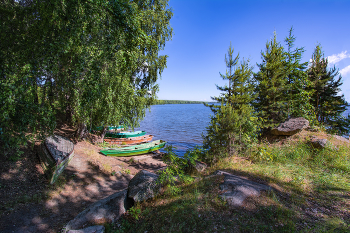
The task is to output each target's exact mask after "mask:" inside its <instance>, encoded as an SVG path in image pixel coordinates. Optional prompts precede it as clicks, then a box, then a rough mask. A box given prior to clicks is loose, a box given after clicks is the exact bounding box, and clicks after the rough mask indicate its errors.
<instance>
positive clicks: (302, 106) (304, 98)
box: [284, 27, 314, 122]
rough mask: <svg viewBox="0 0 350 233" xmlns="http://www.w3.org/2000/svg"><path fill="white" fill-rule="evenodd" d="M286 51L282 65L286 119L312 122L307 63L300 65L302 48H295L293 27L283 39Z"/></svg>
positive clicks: (312, 110) (310, 91)
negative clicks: (283, 70)
mask: <svg viewBox="0 0 350 233" xmlns="http://www.w3.org/2000/svg"><path fill="white" fill-rule="evenodd" d="M285 42H286V44H287V51H285V56H286V62H285V65H284V69H285V75H286V79H287V83H286V93H285V100H286V104H287V109H286V110H287V117H288V118H289V117H304V118H306V119H308V120H309V121H311V122H313V121H314V109H313V106H312V105H311V103H310V99H311V94H312V90H310V88H309V87H310V86H311V82H310V81H309V79H308V77H307V72H306V69H307V64H308V63H307V62H304V63H301V58H302V54H303V53H304V52H305V50H304V47H301V48H295V49H294V42H295V37H294V35H293V27H292V28H291V29H290V30H289V35H288V37H286V38H285Z"/></svg>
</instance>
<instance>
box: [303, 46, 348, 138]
mask: <svg viewBox="0 0 350 233" xmlns="http://www.w3.org/2000/svg"><path fill="white" fill-rule="evenodd" d="M338 74H339V72H338V70H337V69H336V68H335V67H333V68H330V69H329V70H328V60H327V59H326V58H325V57H324V54H323V52H322V48H321V46H320V45H317V46H316V48H315V51H314V53H313V55H312V61H311V65H310V67H309V69H308V78H309V81H310V82H311V87H310V88H311V90H312V91H313V95H312V100H311V104H312V105H313V107H314V108H315V113H316V119H317V121H318V122H319V123H320V124H324V125H325V126H326V128H327V129H328V130H329V131H330V132H333V133H337V134H340V135H342V134H345V133H349V132H350V126H349V123H350V117H349V116H348V117H347V118H345V117H343V115H342V114H343V112H344V111H345V110H346V107H348V106H349V104H348V103H347V102H346V101H345V98H344V94H342V95H339V92H340V91H341V90H340V88H339V87H340V86H341V85H342V84H343V82H342V77H341V75H339V77H338V78H336V77H337V76H338Z"/></svg>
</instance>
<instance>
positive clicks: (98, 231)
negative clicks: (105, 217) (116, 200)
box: [67, 225, 105, 233]
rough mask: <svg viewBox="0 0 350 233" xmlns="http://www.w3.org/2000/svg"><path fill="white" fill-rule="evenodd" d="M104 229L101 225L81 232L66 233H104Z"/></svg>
mask: <svg viewBox="0 0 350 233" xmlns="http://www.w3.org/2000/svg"><path fill="white" fill-rule="evenodd" d="M104 232H105V227H104V226H101V225H97V226H91V227H87V228H84V229H81V230H69V231H67V233H104Z"/></svg>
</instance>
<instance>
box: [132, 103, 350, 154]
mask: <svg viewBox="0 0 350 233" xmlns="http://www.w3.org/2000/svg"><path fill="white" fill-rule="evenodd" d="M348 113H350V108H348V110H347V111H345V112H344V115H345V114H346V116H347V114H348ZM211 114H212V112H211V111H210V108H209V107H205V106H204V105H203V104H165V105H153V106H151V112H149V111H148V110H146V116H145V118H144V120H143V121H141V122H140V127H139V128H136V129H135V130H144V131H146V132H147V134H151V135H153V136H154V138H153V140H157V139H161V140H164V141H167V142H168V145H172V146H175V147H176V148H177V149H175V150H174V151H175V153H176V154H177V155H180V156H182V155H184V153H185V152H186V150H187V149H191V148H193V147H194V146H196V145H202V143H203V139H202V133H205V132H206V127H207V126H208V124H209V122H210V115H211Z"/></svg>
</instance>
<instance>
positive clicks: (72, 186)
mask: <svg viewBox="0 0 350 233" xmlns="http://www.w3.org/2000/svg"><path fill="white" fill-rule="evenodd" d="M99 150H100V147H98V146H96V145H93V144H91V143H89V142H87V141H82V142H77V143H76V144H75V147H74V153H75V156H74V158H73V159H72V161H71V162H70V163H69V165H68V167H67V168H66V170H65V171H64V172H63V174H62V175H61V177H60V178H59V180H58V181H57V182H56V183H57V184H55V185H54V188H53V187H52V186H50V185H48V181H47V180H46V179H45V177H44V175H43V171H42V169H41V167H40V165H39V161H38V159H37V158H36V155H35V153H32V154H30V158H27V159H25V160H22V161H19V162H17V163H18V166H12V168H11V169H9V168H7V169H6V168H3V169H2V171H1V185H0V187H6V188H5V189H0V194H1V198H0V201H1V203H0V204H3V205H4V206H5V207H2V208H1V211H2V212H1V213H0V232H59V231H60V230H61V229H62V227H64V225H65V224H66V223H67V222H68V221H70V220H71V219H73V218H74V217H75V216H76V215H77V214H79V213H80V212H81V211H82V210H84V209H85V208H86V207H87V206H88V205H90V204H92V203H94V202H95V201H98V200H100V199H103V198H105V197H107V196H109V195H111V194H113V193H115V192H116V191H118V190H121V189H124V188H126V187H127V185H128V183H129V181H130V179H131V178H132V177H133V176H134V175H135V174H136V173H137V172H138V171H140V170H142V169H144V170H148V171H156V170H159V169H161V168H164V167H165V164H164V163H163V162H162V161H161V156H162V154H161V153H150V154H145V155H141V156H133V157H106V156H104V155H102V154H100V153H99ZM25 170H27V171H28V172H27V173H26V174H27V175H22V176H25V177H28V176H31V175H35V176H33V177H32V178H31V179H29V180H28V179H25V181H23V182H17V179H20V176H19V175H20V174H23V171H25ZM11 172H12V173H11ZM9 174H12V175H9ZM16 174H17V175H16ZM22 178H23V177H22ZM14 185H16V187H12V186H14ZM11 190H12V191H11ZM43 193H45V198H38V200H37V199H35V200H34V199H33V198H31V197H33V195H39V194H40V195H41V197H42V196H43ZM13 195H14V196H15V197H14V196H13ZM22 196H25V197H27V199H24V200H23V198H21V197H22ZM12 200H19V201H18V203H17V201H12ZM26 200H27V201H26ZM11 201H12V202H14V203H15V204H12V206H10V207H8V203H11Z"/></svg>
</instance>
